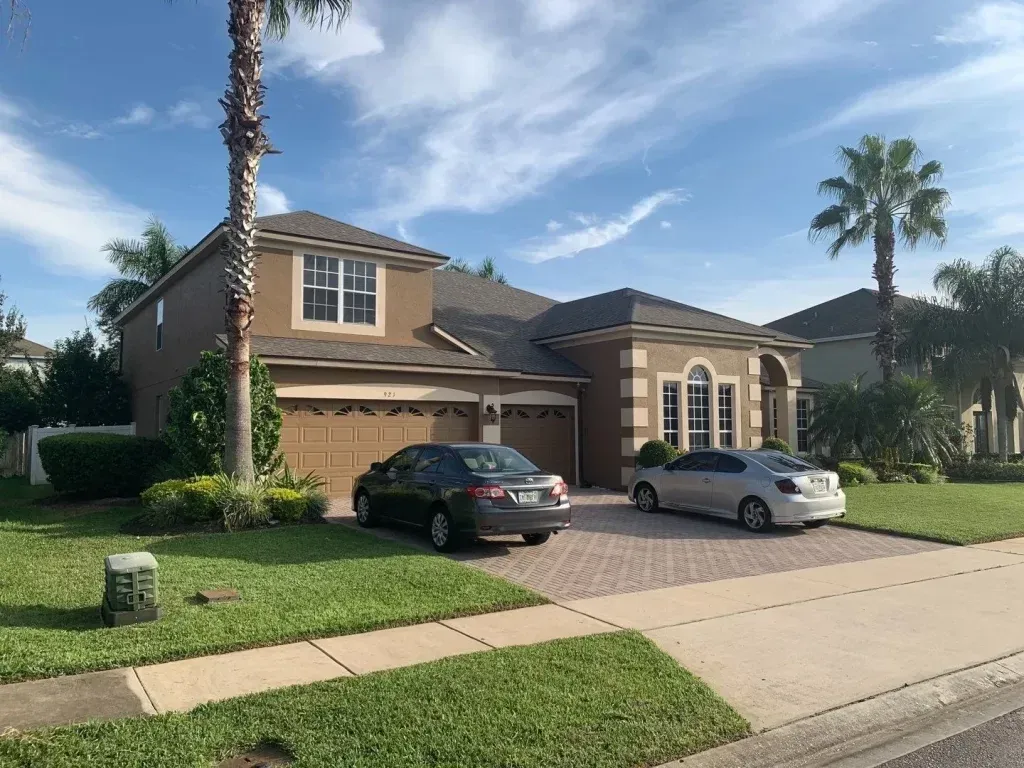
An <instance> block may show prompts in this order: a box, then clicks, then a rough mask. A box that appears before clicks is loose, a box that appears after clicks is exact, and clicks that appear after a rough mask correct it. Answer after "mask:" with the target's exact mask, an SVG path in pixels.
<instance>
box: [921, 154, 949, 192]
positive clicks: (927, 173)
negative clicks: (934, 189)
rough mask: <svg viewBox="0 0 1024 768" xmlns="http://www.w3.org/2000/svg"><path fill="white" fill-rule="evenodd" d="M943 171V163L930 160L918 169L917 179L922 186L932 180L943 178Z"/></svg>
mask: <svg viewBox="0 0 1024 768" xmlns="http://www.w3.org/2000/svg"><path fill="white" fill-rule="evenodd" d="M942 173H943V168H942V163H940V162H939V161H938V160H929V161H928V162H927V163H925V164H924V165H922V166H921V167H920V168H919V169H918V171H917V179H918V181H920V182H921V186H922V187H924V186H928V185H929V184H931V183H932V182H936V181H939V180H941V179H942Z"/></svg>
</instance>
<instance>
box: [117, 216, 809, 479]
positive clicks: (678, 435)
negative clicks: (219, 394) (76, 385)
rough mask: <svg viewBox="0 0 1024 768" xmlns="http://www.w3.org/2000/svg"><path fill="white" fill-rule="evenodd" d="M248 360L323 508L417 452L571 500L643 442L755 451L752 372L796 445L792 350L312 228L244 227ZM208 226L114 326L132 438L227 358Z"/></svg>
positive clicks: (732, 323) (158, 421) (624, 302)
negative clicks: (459, 451)
mask: <svg viewBox="0 0 1024 768" xmlns="http://www.w3.org/2000/svg"><path fill="white" fill-rule="evenodd" d="M257 225H258V229H259V234H258V238H257V251H258V253H259V256H260V263H259V268H258V276H257V279H256V291H257V297H256V317H255V320H254V322H253V328H252V331H253V340H252V351H253V352H254V353H255V354H258V355H259V356H260V357H261V359H262V360H263V361H264V362H265V363H266V364H267V365H268V367H269V369H270V372H271V375H272V377H273V379H274V381H275V383H276V385H277V393H278V398H279V404H280V406H281V408H282V409H283V410H284V412H285V415H284V424H283V427H282V434H281V450H282V451H283V452H284V454H285V455H286V457H287V459H288V462H289V464H290V465H291V466H292V467H294V468H295V469H297V470H299V471H301V472H310V471H313V472H316V473H318V474H321V475H323V476H325V477H326V478H327V479H328V482H329V490H330V492H331V494H332V495H336V496H340V495H344V494H347V493H348V492H349V491H350V490H351V486H352V479H353V478H354V477H355V476H356V475H358V474H359V473H361V472H363V471H365V470H366V469H367V467H368V466H369V465H370V463H371V462H373V461H379V460H382V459H383V458H386V457H387V456H389V455H390V454H391V453H393V452H394V451H396V450H398V449H399V448H401V447H402V446H404V445H406V444H408V443H412V442H417V441H425V440H448V441H453V440H484V441H488V442H495V443H499V442H500V443H505V444H508V445H512V446H514V447H516V448H518V449H520V450H522V451H523V452H524V453H525V454H527V455H528V456H529V457H530V458H532V459H533V460H534V461H535V462H537V463H538V464H540V465H542V466H544V467H545V468H548V469H551V470H553V471H556V472H559V473H561V474H562V475H563V477H565V479H566V480H567V481H568V482H570V483H578V482H586V483H591V484H594V485H598V486H604V487H612V488H615V487H622V486H623V485H624V484H625V482H626V480H627V478H628V476H629V474H630V473H632V471H633V466H634V461H635V454H636V451H637V450H638V449H639V447H640V446H641V445H642V444H643V443H644V442H646V441H647V440H649V439H652V438H664V439H666V440H669V441H670V442H672V443H673V444H675V445H677V446H679V447H681V448H686V447H697V446H706V445H711V446H719V445H734V446H737V447H751V446H753V447H756V446H758V445H760V443H761V434H762V424H763V423H764V417H763V410H762V409H763V405H762V403H763V397H762V385H761V382H760V380H759V377H760V375H761V372H762V370H764V371H766V373H767V375H768V377H769V382H770V385H771V386H772V387H773V388H774V391H775V392H776V393H778V396H779V405H780V406H781V404H782V403H785V404H786V405H785V407H778V408H777V411H778V418H777V424H778V426H777V429H778V431H779V434H780V435H783V436H785V437H787V439H789V440H791V441H792V442H793V443H795V442H796V439H797V438H796V430H797V405H798V391H799V390H800V388H801V386H802V382H801V368H800V353H801V352H802V351H803V350H805V349H807V348H809V346H810V345H809V344H808V343H807V342H806V341H804V340H803V339H801V338H798V337H796V336H794V335H790V334H785V333H778V332H776V331H773V330H770V329H767V328H762V327H760V326H756V325H751V324H749V323H744V322H740V321H739V320H733V319H731V318H728V317H724V316H722V315H716V314H713V313H711V312H706V311H704V310H701V309H697V308H695V307H689V306H686V305H684V304H679V303H676V302H673V301H669V300H668V299H662V298H659V297H657V296H652V295H650V294H646V293H641V292H639V291H634V290H631V289H622V290H618V291H613V292H611V293H606V294H602V295H600V296H591V297H587V298H583V299H579V300H577V301H570V302H566V303H562V304H560V303H558V302H555V301H553V300H551V299H547V298H544V297H542V296H537V295H535V294H532V293H528V292H527V291H522V290H518V289H516V288H513V287H510V286H505V285H499V284H496V283H494V282H491V281H488V280H484V279H481V278H478V277H475V276H472V275H466V274H461V273H458V272H447V271H443V270H439V269H437V267H440V266H442V265H444V264H445V263H446V262H447V261H448V258H447V257H446V256H443V255H441V254H439V253H435V252H433V251H429V250H426V249H424V248H419V247H417V246H414V245H410V244H408V243H403V242H400V241H398V240H394V239H392V238H389V237H385V236H383V235H378V234H374V233H372V232H367V231H366V230H362V229H358V228H356V227H352V226H350V225H348V224H344V223H342V222H339V221H335V220H333V219H329V218H326V217H323V216H319V215H317V214H315V213H310V212H306V211H299V212H295V213H287V214H280V215H276V216H264V217H260V218H259V219H258V220H257ZM224 237H225V233H224V228H223V226H220V227H217V228H216V229H214V230H213V231H212V232H211V233H210V234H209V235H207V236H206V237H205V238H204V239H203V240H202V242H200V243H199V244H198V245H197V246H196V247H195V248H193V249H192V251H190V252H189V253H188V254H187V255H186V256H185V257H184V258H183V259H182V260H181V261H180V262H179V263H178V264H176V265H175V267H174V268H173V269H172V270H171V271H170V272H169V273H168V274H167V275H165V276H164V277H163V278H161V279H160V280H159V281H158V282H157V283H156V284H155V285H154V286H153V287H152V288H151V289H150V290H149V291H147V292H146V294H145V295H143V296H142V297H141V298H140V299H139V300H138V301H136V302H135V303H134V304H133V305H132V306H130V307H129V308H128V309H127V310H125V312H124V313H123V314H122V315H121V316H120V318H118V323H119V324H120V325H121V327H122V330H123V344H122V355H123V363H122V365H123V373H124V375H125V377H126V379H127V380H128V382H129V384H130V386H131V388H132V393H133V411H134V420H135V422H136V423H137V428H138V433H139V434H142V435H146V434H155V433H156V432H158V430H159V429H160V428H161V427H162V425H163V424H164V423H165V421H166V418H167V405H168V392H169V390H170V389H171V388H172V387H173V386H175V384H176V383H177V382H178V381H179V379H180V378H181V376H182V374H184V373H185V371H186V370H187V369H188V368H189V367H190V366H191V365H192V364H193V363H194V362H195V361H196V360H197V359H198V356H199V353H200V351H202V350H204V349H215V348H217V347H218V346H220V345H223V334H222V330H223V322H224V321H223V306H224V301H223V294H222V288H221V285H222V280H221V274H222V262H221V258H220V246H221V243H222V242H223V239H224Z"/></svg>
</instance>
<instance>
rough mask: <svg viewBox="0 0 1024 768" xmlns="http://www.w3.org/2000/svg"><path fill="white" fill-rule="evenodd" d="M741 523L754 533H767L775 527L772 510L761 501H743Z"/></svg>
mask: <svg viewBox="0 0 1024 768" xmlns="http://www.w3.org/2000/svg"><path fill="white" fill-rule="evenodd" d="M740 522H741V523H743V525H744V527H746V529H747V530H748V531H753V532H754V533H765V532H766V531H770V530H771V529H772V528H773V527H774V524H773V523H772V513H771V510H770V509H768V505H767V504H765V503H764V502H763V501H761V500H760V499H744V500H743V503H742V504H740Z"/></svg>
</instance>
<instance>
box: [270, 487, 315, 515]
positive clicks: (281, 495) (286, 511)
mask: <svg viewBox="0 0 1024 768" xmlns="http://www.w3.org/2000/svg"><path fill="white" fill-rule="evenodd" d="M266 503H267V509H268V510H270V514H271V516H272V517H274V518H276V519H277V520H279V521H280V522H282V523H297V522H299V520H301V519H302V518H303V517H304V516H305V514H306V497H305V496H303V495H302V494H301V493H299V492H298V491H293V490H292V489H291V488H268V489H267V493H266Z"/></svg>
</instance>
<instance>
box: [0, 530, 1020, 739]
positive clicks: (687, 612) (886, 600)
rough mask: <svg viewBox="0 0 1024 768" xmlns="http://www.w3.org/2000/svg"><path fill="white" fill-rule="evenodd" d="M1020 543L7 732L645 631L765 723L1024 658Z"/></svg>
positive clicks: (82, 693)
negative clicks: (989, 663)
mask: <svg viewBox="0 0 1024 768" xmlns="http://www.w3.org/2000/svg"><path fill="white" fill-rule="evenodd" d="M1022 616H1024V539H1016V540H1012V541H1008V542H997V543H995V544H985V545H980V546H976V547H962V548H955V549H942V550H936V551H932V552H924V553H920V554H913V555H903V556H898V557H889V558H881V559H876V560H869V561H862V562H854V563H846V564H843V565H831V566H823V567H819V568H808V569H804V570H799V571H788V572H785V573H775V574H769V575H765V576H753V577H746V578H739V579H727V580H724V581H716V582H709V583H704V584H695V585H690V586H683V587H670V588H666V589H657V590H651V591H648V592H638V593H633V594H628V595H611V596H607V597H598V598H591V599H586V600H575V601H569V602H565V603H562V604H561V605H541V606H535V607H532V608H520V609H517V610H512V611H504V612H500V613H491V614H483V615H480V616H471V617H466V618H461V619H451V620H446V621H440V622H433V623H429V624H421V625H417V626H413V627H400V628H396V629H385V630H379V631H376V632H368V633H365V634H361V635H346V636H341V637H333V638H324V639H319V640H312V641H308V642H299V643H289V644H286V645H280V646H272V647H267V648H256V649H252V650H247V651H238V652H235V653H227V654H222V655H217V656H206V657H201V658H194V659H185V660H182V661H173V662H168V663H165V664H155V665H151V666H145V667H137V668H134V669H120V670H111V671H108V672H97V673H90V674H85V675H76V676H71V677H64V678H51V679H47V680H39V681H33V682H27V683H16V684H13V685H6V686H0V732H2V731H4V730H5V729H7V728H17V729H19V730H25V729H29V728H36V727H40V726H44V725H58V724H65V723H72V722H82V721H84V720H87V719H112V718H119V717H129V716H138V715H147V714H153V713H158V712H170V711H186V710H189V709H191V708H193V707H195V706H197V705H199V704H202V703H204V702H207V701H216V700H219V699H225V698H230V697H234V696H240V695H244V694H249V693H256V692H259V691H264V690H269V689H272V688H280V687H283V686H288V685H297V684H303V683H311V682H315V681H319V680H328V679H332V678H337V677H347V676H351V675H361V674H366V673H369V672H375V671H379V670H385V669H392V668H396V667H403V666H409V665H412V664H419V663H423V662H428V661H434V660H437V659H440V658H444V657H448V656H453V655H458V654H464V653H473V652H476V651H486V650H489V649H491V648H497V647H504V646H509V645H529V644H533V643H540V642H545V641H548V640H554V639H558V638H565V637H575V636H580V635H588V634H595V633H600V632H611V631H616V630H619V629H627V628H628V629H638V630H642V631H644V633H645V634H646V635H647V636H648V637H650V638H651V639H652V640H653V641H654V642H656V643H657V644H658V645H659V646H660V647H661V648H663V649H664V650H665V651H666V652H668V653H669V654H671V655H672V656H673V657H674V658H676V659H678V660H679V661H680V663H682V664H683V665H684V666H686V667H687V668H688V669H690V670H691V671H692V672H694V673H695V674H697V675H700V676H701V677H702V678H704V679H705V680H706V681H707V682H708V683H709V684H710V685H711V686H712V687H713V688H715V690H717V691H718V692H719V693H720V694H721V695H722V696H723V697H724V698H725V699H726V700H727V701H729V703H730V704H732V705H733V706H734V707H735V708H736V709H737V710H738V711H739V712H740V714H742V715H743V716H745V717H746V718H748V719H749V720H750V721H751V723H752V724H753V726H754V728H755V729H756V730H763V729H769V728H775V727H778V726H780V725H783V724H785V723H789V722H793V721H795V720H799V719H802V718H805V717H809V716H811V715H815V714H818V713H821V712H824V711H827V710H830V709H833V708H835V707H839V706H842V705H844V704H848V703H851V702H854V701H858V700H861V699H864V698H867V697H869V696H875V695H877V694H880V693H884V692H886V691H890V690H894V689H896V688H899V687H901V686H904V685H908V684H912V683H916V682H919V681H922V680H927V679H930V678H933V677H937V676H939V675H943V674H946V673H948V672H952V671H954V670H958V669H962V668H964V667H968V666H972V665H976V664H980V663H983V662H986V661H990V660H993V659H998V658H1002V657H1005V656H1008V655H1010V654H1012V653H1016V652H1018V651H1021V650H1024V621H1022V618H1021V617H1022Z"/></svg>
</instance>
